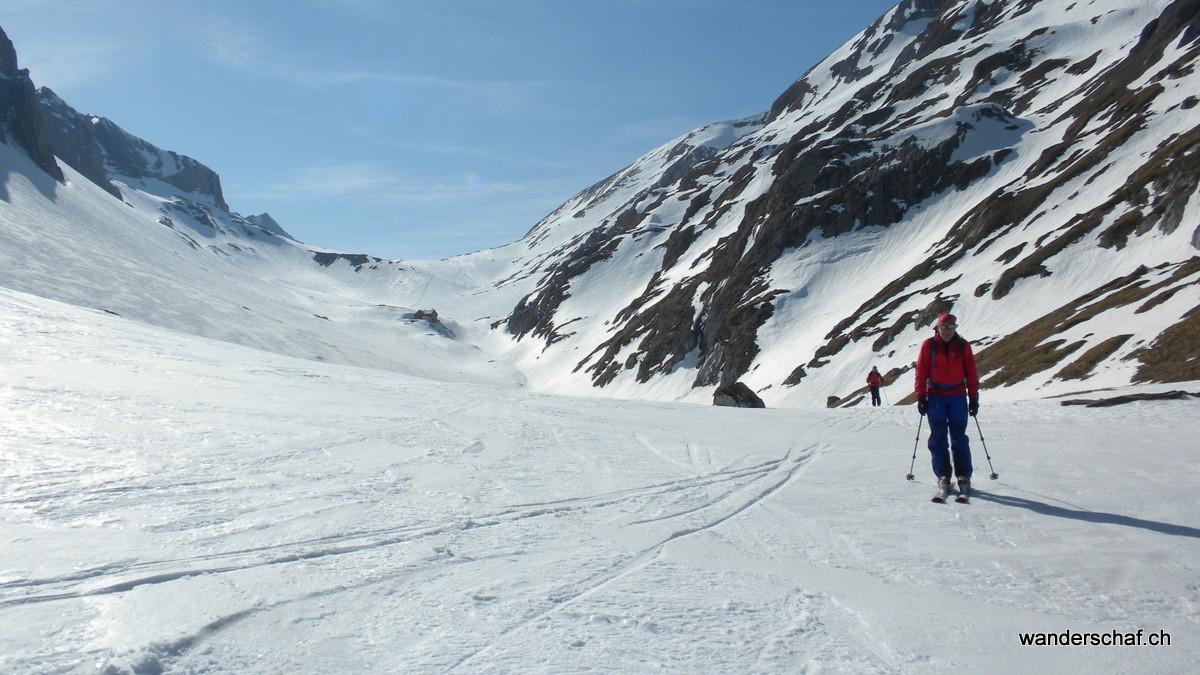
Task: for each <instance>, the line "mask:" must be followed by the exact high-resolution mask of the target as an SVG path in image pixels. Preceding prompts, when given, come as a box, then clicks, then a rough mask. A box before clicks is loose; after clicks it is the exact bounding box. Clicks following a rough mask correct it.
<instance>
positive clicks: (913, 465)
mask: <svg viewBox="0 0 1200 675" xmlns="http://www.w3.org/2000/svg"><path fill="white" fill-rule="evenodd" d="M924 422H925V416H924V415H921V419H919V420H917V440H915V441H913V458H912V463H911V464H909V465H908V475H907V476H905V478H907V479H909V480H915V479H916V476H914V475H913V469H914V468H916V466H917V445H918V444H919V443H920V442H921V424H923V423H924ZM984 452H987V450H984Z"/></svg>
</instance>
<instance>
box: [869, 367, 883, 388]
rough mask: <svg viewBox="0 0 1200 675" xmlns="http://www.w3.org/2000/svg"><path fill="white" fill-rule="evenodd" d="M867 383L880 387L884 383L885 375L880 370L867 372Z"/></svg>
mask: <svg viewBox="0 0 1200 675" xmlns="http://www.w3.org/2000/svg"><path fill="white" fill-rule="evenodd" d="M867 384H869V385H871V386H872V387H878V386H879V385H881V384H883V376H882V375H880V374H879V371H878V370H872V371H871V372H869V373H867Z"/></svg>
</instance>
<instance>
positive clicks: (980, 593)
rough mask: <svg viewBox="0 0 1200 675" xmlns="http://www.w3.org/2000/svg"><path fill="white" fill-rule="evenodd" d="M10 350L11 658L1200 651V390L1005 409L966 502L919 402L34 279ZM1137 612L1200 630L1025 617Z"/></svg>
mask: <svg viewBox="0 0 1200 675" xmlns="http://www.w3.org/2000/svg"><path fill="white" fill-rule="evenodd" d="M0 353H2V354H3V365H2V367H0V409H2V410H4V414H3V415H0V478H2V480H0V542H2V546H0V626H3V628H0V671H3V672H15V673H35V672H36V673H42V672H66V673H71V672H106V673H124V672H138V673H149V672H189V673H196V672H239V673H278V672H294V673H317V672H419V673H427V672H438V673H441V672H473V673H474V672H547V673H548V672H556V673H557V672H614V671H615V672H647V671H664V672H678V673H685V672H686V673H694V672H713V673H715V672H735V671H736V672H754V673H758V672H763V673H770V672H779V673H795V672H818V671H833V672H911V673H949V672H956V673H957V672H1012V673H1026V672H1135V671H1136V672H1147V671H1149V672H1183V671H1186V670H1189V669H1190V668H1192V667H1193V665H1194V663H1195V662H1196V661H1197V659H1198V658H1200V647H1198V644H1200V642H1198V638H1200V625H1198V624H1200V587H1198V586H1197V584H1196V579H1197V575H1198V571H1200V570H1198V569H1197V568H1198V565H1197V563H1196V561H1197V560H1200V518H1197V515H1198V514H1197V510H1196V507H1195V501H1194V495H1195V494H1196V492H1197V489H1200V478H1198V476H1200V471H1198V469H1200V461H1198V459H1197V455H1196V453H1195V451H1194V447H1193V446H1194V434H1195V429H1196V428H1197V423H1198V422H1200V414H1198V412H1197V410H1198V409H1197V405H1196V401H1195V400H1194V399H1193V400H1183V401H1164V402H1155V403H1150V402H1146V403H1136V404H1131V405H1126V406H1120V407H1114V408H1096V409H1092V408H1081V407H1062V406H1060V405H1058V402H1056V401H1051V400H1041V401H1030V402H1014V403H1004V404H997V405H985V407H984V409H983V411H982V412H981V414H980V421H981V423H982V427H983V429H984V430H985V433H986V436H987V443H988V449H989V451H990V454H991V456H992V459H993V461H994V466H995V469H996V470H997V471H998V472H999V473H1000V479H999V480H998V481H995V482H992V481H988V480H986V478H985V476H986V473H987V471H986V460H985V459H984V456H983V452H982V451H981V449H980V448H979V447H978V445H976V459H977V463H978V464H979V465H981V466H983V467H984V469H982V470H980V471H978V472H977V474H976V478H977V480H978V482H979V486H978V487H980V488H981V489H982V492H981V493H980V494H979V496H978V497H977V498H976V499H975V500H974V501H973V503H972V504H969V505H960V504H949V505H935V504H931V503H929V501H928V497H929V495H930V494H931V493H932V490H933V488H932V483H931V481H930V480H929V478H928V474H929V471H928V469H927V468H926V459H925V457H926V454H925V451H924V449H923V448H922V449H919V451H918V457H917V459H918V471H917V474H918V475H919V476H920V480H919V481H918V482H915V483H909V482H906V481H905V480H904V478H903V476H904V474H905V473H907V471H908V465H909V461H910V458H911V456H912V454H911V452H912V448H913V444H914V431H915V429H916V427H917V424H916V421H917V417H916V415H914V414H913V412H912V409H911V408H909V407H905V408H892V407H884V408H879V409H847V410H824V409H821V410H742V409H714V408H711V407H692V406H686V405H679V404H665V403H644V402H643V403H633V402H622V401H614V400H599V399H571V398H557V397H550V396H545V395H538V394H533V393H529V392H526V391H523V390H519V389H513V388H511V387H505V388H496V387H492V386H488V385H481V384H475V383H455V382H435V381H431V380H427V379H420V378H415V377H412V376H408V375H405V374H402V373H396V372H388V371H383V370H370V369H362V368H356V367H353V366H347V365H336V364H322V363H318V362H314V361H311V360H301V359H297V358H292V357H288V356H282V355H278V354H272V353H268V352H264V351H259V350H255V349H252V348H248V347H244V346H236V345H232V344H229V343H226V342H218V341H212V340H207V339H203V338H199V337H195V336H192V335H186V334H183V333H179V332H173V331H169V330H165V329H162V328H155V327H150V326H148V325H146V324H143V323H138V322H134V321H131V320H128V319H124V318H120V317H115V316H112V315H110V314H106V313H103V312H99V311H95V310H89V309H83V308H79V307H74V306H70V305H65V304H60V303H57V302H54V301H51V300H47V299H44V298H40V297H36V296H32V295H27V294H24V293H21V292H16V291H12V290H9V289H0ZM1189 384H1190V385H1191V386H1190V389H1191V390H1193V391H1195V390H1197V389H1200V386H1197V385H1200V383H1189ZM972 436H973V437H974V436H975V433H974V431H973V432H972ZM976 443H978V441H976ZM1139 630H1142V631H1145V633H1144V637H1143V639H1144V640H1149V639H1150V637H1149V636H1150V635H1151V634H1154V635H1158V634H1159V633H1160V632H1161V631H1165V632H1166V633H1168V634H1169V635H1170V640H1171V644H1170V646H1157V647H1151V646H1148V645H1147V646H1130V647H1102V646H1079V647H1028V646H1021V644H1020V641H1019V636H1018V634H1019V633H1021V632H1038V631H1044V632H1054V633H1063V632H1065V631H1075V632H1078V633H1097V634H1104V635H1111V632H1112V631H1119V632H1121V633H1131V632H1132V633H1136V632H1137V631H1139Z"/></svg>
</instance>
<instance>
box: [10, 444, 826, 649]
mask: <svg viewBox="0 0 1200 675" xmlns="http://www.w3.org/2000/svg"><path fill="white" fill-rule="evenodd" d="M841 424H842V425H844V424H845V423H844V422H843V423H841ZM544 428H550V429H553V428H554V427H553V426H552V425H547V427H544ZM560 432H561V430H560ZM549 433H550V435H551V436H552V437H553V442H556V443H558V442H566V443H568V445H569V441H566V439H565V438H564V437H563V436H562V434H561V433H558V434H555V433H554V432H549ZM839 433H841V434H844V433H848V431H845V430H843V431H840V432H839ZM637 440H638V442H639V444H640V445H642V446H643V447H645V448H646V449H647V450H651V451H652V445H651V444H650V443H649V441H647V440H646V439H644V438H638V439H637ZM351 442H353V441H351ZM830 442H831V440H830V433H829V431H828V430H827V431H826V433H825V434H823V435H822V438H821V441H820V442H818V443H816V444H813V445H811V446H809V447H808V448H806V449H804V450H803V451H800V452H795V451H789V452H788V453H787V454H786V455H785V456H784V457H783V458H781V459H778V460H772V461H768V462H765V463H761V464H757V465H754V466H749V467H744V468H737V469H728V470H724V471H720V472H714V473H709V474H702V475H697V476H692V477H687V478H683V479H678V480H671V481H665V482H661V483H654V484H649V485H643V486H638V487H633V488H627V489H622V490H616V491H610V492H602V493H595V494H588V495H582V496H577V497H571V498H566V499H557V500H550V501H545V502H538V503H525V504H514V505H511V506H510V507H508V508H504V509H500V510H497V511H490V512H482V513H473V514H470V515H466V516H461V517H457V518H454V519H452V520H446V521H439V522H426V523H419V524H410V525H403V526H398V527H388V528H377V529H370V530H362V531H353V532H346V533H341V534H337V535H330V536H323V537H315V538H310V539H303V540H297V541H290V542H286V543H279V544H272V545H265V546H256V547H249V548H244V549H238V550H232V551H223V552H215V553H210V554H205V555H197V556H190V557H182V558H167V559H160V560H143V561H126V562H117V563H112V564H108V565H102V566H97V567H93V568H89V569H84V570H79V571H75V572H72V573H70V574H64V575H58V576H52V577H45V578H33V579H20V580H14V581H7V582H4V583H0V607H13V606H21V605H29V604H36V603H45V602H56V601H68V600H85V599H89V598H97V597H101V596H107V595H116V594H123V593H128V592H131V591H134V590H137V589H140V588H143V587H147V586H156V585H161V584H168V583H172V582H177V581H181V580H186V579H193V578H198V577H205V576H220V575H227V574H230V573H236V572H246V571H249V570H254V569H260V568H269V567H275V566H288V565H302V564H306V563H311V562H314V561H318V560H321V559H326V558H339V557H342V556H348V555H355V554H360V553H364V552H370V551H377V550H380V549H385V548H388V547H393V546H403V545H409V544H413V543H416V542H419V541H422V540H431V539H435V538H438V537H440V536H443V535H447V534H450V533H455V534H459V535H464V534H465V535H473V534H476V533H479V532H481V531H483V530H486V529H490V528H497V527H507V526H519V525H520V524H521V523H522V522H523V521H527V520H530V519H537V518H548V517H562V516H564V515H575V516H583V517H589V516H590V517H595V516H596V515H597V513H598V512H600V511H603V510H606V509H611V508H616V509H617V510H618V511H631V512H634V513H636V512H642V511H644V510H645V509H646V508H647V505H648V504H650V503H654V502H656V501H662V500H663V499H667V500H668V501H669V502H670V503H673V502H674V500H676V499H678V498H680V497H683V496H689V495H690V493H696V492H697V491H700V492H701V493H702V494H700V495H699V496H698V497H693V498H695V499H699V500H700V502H699V504H698V505H697V506H695V507H693V508H688V509H684V510H680V511H677V512H672V513H669V514H666V515H662V516H659V517H655V518H650V519H644V520H639V519H635V520H632V521H629V522H628V523H627V525H628V526H630V527H637V526H641V525H646V524H661V523H669V522H671V521H680V520H686V521H687V522H685V523H680V524H679V525H678V526H677V527H676V528H675V529H671V530H670V531H669V533H668V534H667V535H666V536H663V537H661V538H659V539H658V540H657V541H656V542H655V543H653V544H652V545H650V546H647V547H645V548H644V549H642V550H641V551H639V552H637V553H636V554H634V555H631V556H629V557H627V558H624V559H621V560H618V561H617V562H615V563H614V564H612V565H610V566H608V567H606V568H604V569H602V570H601V571H599V572H598V573H596V574H594V575H591V576H588V577H586V578H583V579H580V580H578V581H576V582H574V583H571V584H568V585H565V586H561V587H559V588H558V589H557V590H555V591H552V592H551V593H549V594H547V596H546V597H545V599H544V601H543V603H542V606H540V607H538V608H536V609H535V610H534V611H532V612H531V613H530V614H528V615H527V616H524V617H522V618H521V619H520V620H519V621H518V622H517V623H515V624H513V625H510V626H507V627H506V628H504V629H503V630H502V632H501V633H500V634H499V636H498V637H496V638H493V639H492V640H491V641H489V642H487V643H484V644H480V645H472V646H469V647H468V648H467V649H465V650H464V652H463V653H462V655H461V656H460V657H459V658H458V659H457V661H454V662H453V663H451V664H450V669H452V670H453V669H462V668H466V667H468V666H470V665H471V664H473V663H477V662H478V659H480V658H482V657H484V656H486V655H487V654H489V653H490V652H493V651H494V650H496V649H498V648H499V647H500V646H502V645H503V644H504V643H505V641H507V640H509V639H511V638H512V637H513V636H515V635H516V634H518V633H519V632H520V631H522V630H524V629H526V628H529V627H531V626H533V625H535V624H537V623H539V622H542V621H545V620H547V619H550V618H551V617H553V615H555V614H557V613H559V612H563V611H565V610H566V609H567V608H569V607H570V606H572V604H574V603H576V602H577V601H579V600H581V599H583V598H586V597H588V596H590V595H593V594H596V593H598V592H600V591H602V590H603V589H604V588H606V587H608V586H610V585H612V584H613V583H615V582H617V581H618V580H620V579H622V578H624V577H626V576H629V575H636V574H637V573H638V572H639V571H640V570H644V569H645V568H646V567H648V566H650V565H652V564H654V563H655V561H656V560H658V559H659V557H660V554H661V552H662V550H663V549H664V548H665V547H667V546H669V545H670V544H672V543H674V542H677V541H679V540H682V539H684V538H687V537H690V536H693V535H696V534H699V533H703V532H708V531H711V530H713V529H715V528H717V527H719V526H720V525H722V524H724V523H727V522H728V521H730V520H732V519H734V518H736V517H737V516H738V515H740V514H741V513H743V512H745V511H746V510H748V509H751V508H753V507H755V506H757V505H759V504H761V503H762V502H763V501H764V500H766V499H768V498H769V497H770V496H771V495H772V494H774V493H775V492H776V491H777V490H779V489H780V488H781V487H782V486H784V485H785V484H787V483H788V482H790V481H791V480H793V479H794V477H795V476H796V474H797V473H798V472H799V471H800V470H801V469H802V468H803V467H804V466H805V464H806V463H807V462H808V461H809V460H810V459H811V458H812V457H813V456H814V454H816V453H819V452H820V451H821V450H822V449H824V448H826V447H828V445H829V443H830ZM683 445H684V446H685V447H690V445H689V444H687V442H686V441H684V443H683ZM654 454H655V455H656V456H659V457H661V458H662V459H663V460H664V461H669V459H668V458H667V457H664V456H662V454H661V453H657V452H655V453H654ZM690 454H691V451H689V455H690ZM580 457H581V459H582V458H583V456H582V455H580ZM672 463H673V464H678V462H672ZM689 468H695V467H694V465H689ZM72 477H73V476H72V475H70V474H69V473H64V474H62V475H58V476H55V478H57V479H58V480H59V481H62V484H60V485H61V489H60V490H58V491H55V490H53V489H51V488H52V486H53V484H54V483H56V482H58V481H51V480H44V481H43V482H42V483H41V484H40V488H41V489H42V490H44V491H40V492H38V494H28V493H25V494H23V496H20V497H17V498H16V499H10V500H8V501H7V503H8V504H10V505H14V504H21V503H28V502H35V501H42V500H45V499H47V498H49V499H55V498H58V499H64V498H66V496H67V494H68V493H69V492H70V489H69V487H68V485H69V484H70V480H71V478H72ZM43 478H49V477H48V476H43ZM114 480H119V477H118V478H115V479H114ZM220 483H221V482H220V481H190V482H187V483H181V484H174V485H172V486H171V487H173V488H175V489H176V490H177V491H178V492H180V493H183V492H187V491H188V490H191V489H195V488H197V487H214V489H215V487H216V486H218V485H219V484H220ZM160 488H161V486H160V485H153V484H132V485H131V484H125V485H112V484H103V483H102V484H101V485H97V486H92V487H91V488H90V489H88V490H86V491H85V492H84V493H83V494H80V493H78V492H75V493H74V495H73V498H74V499H76V500H80V501H90V500H91V499H95V498H98V497H103V496H109V495H126V496H128V495H130V494H133V493H137V492H139V491H153V492H157V493H160V496H167V495H165V494H162V492H163V491H162V490H161V489H160ZM712 488H718V489H719V490H718V492H717V493H715V494H713V493H710V492H707V491H708V490H710V489H712ZM43 503H44V501H43ZM476 560H477V559H450V560H449V562H453V563H454V564H468V563H471V562H475V561H476ZM447 562H448V560H447V559H446V558H445V557H443V556H440V555H439V556H435V557H434V558H432V559H429V560H426V561H424V562H423V564H422V565H421V566H419V567H416V568H414V567H411V566H410V567H408V568H406V569H403V570H391V571H390V572H389V573H388V574H387V575H386V578H388V579H391V580H393V581H394V580H395V578H396V574H397V573H401V572H402V573H405V574H416V573H418V572H419V571H420V570H421V569H422V568H427V567H431V566H438V565H444V564H446V563H447ZM381 580H382V579H381ZM371 583H378V581H374V582H371V581H367V582H364V583H362V584H355V585H353V586H348V587H343V588H335V589H328V590H323V591H320V592H316V593H305V594H302V595H299V596H296V597H295V598H291V599H289V600H286V601H280V602H275V603H266V604H260V605H257V606H255V607H252V608H248V609H243V610H239V611H237V612H233V613H231V614H228V615H226V616H223V617H219V618H217V619H215V620H213V621H212V622H209V623H208V624H206V625H205V626H204V627H203V628H202V629H200V630H199V631H196V632H195V633H193V634H190V635H187V636H184V637H181V638H179V639H178V640H175V641H173V642H171V643H169V644H156V645H151V646H149V647H148V648H147V650H148V652H149V653H152V654H155V655H156V656H157V657H158V658H159V659H160V661H161V662H164V663H165V662H167V661H170V660H171V659H178V658H180V657H182V656H183V655H184V654H186V653H187V652H188V651H189V650H192V649H194V648H195V647H196V646H197V645H199V644H201V643H203V642H204V641H205V640H206V639H208V638H211V637H213V636H215V635H217V634H219V633H221V632H222V631H223V630H224V629H225V628H227V627H229V626H232V625H234V624H236V623H239V622H242V621H244V620H246V619H248V618H250V617H253V616H257V615H260V614H262V613H267V612H271V611H273V610H275V609H279V608H280V607H282V606H284V605H287V604H290V603H292V602H296V601H302V600H305V599H311V598H314V597H319V596H322V595H326V594H332V593H339V592H353V591H357V590H359V589H361V588H362V587H364V586H367V585H370V584H371Z"/></svg>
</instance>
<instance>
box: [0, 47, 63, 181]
mask: <svg viewBox="0 0 1200 675" xmlns="http://www.w3.org/2000/svg"><path fill="white" fill-rule="evenodd" d="M0 141H2V142H4V143H8V144H10V145H15V146H17V147H20V148H24V150H25V151H26V152H27V153H29V157H30V158H31V159H33V161H34V163H35V164H37V165H38V166H39V167H40V168H41V169H42V170H43V171H45V172H46V173H47V174H49V175H50V176H52V177H53V178H54V179H55V180H57V181H62V180H63V174H62V169H60V168H59V166H58V162H56V161H55V160H54V153H53V151H52V150H51V145H50V140H49V138H48V137H47V135H46V130H45V127H44V125H43V122H42V117H41V114H40V112H39V109H38V101H37V96H36V94H35V92H34V87H33V82H32V81H31V80H30V79H29V71H28V70H22V69H19V68H18V67H17V52H16V49H14V48H13V43H12V40H9V39H8V35H7V34H5V33H4V30H3V29H0Z"/></svg>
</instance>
